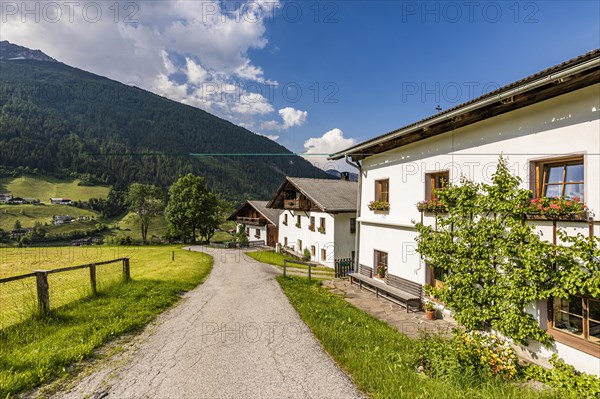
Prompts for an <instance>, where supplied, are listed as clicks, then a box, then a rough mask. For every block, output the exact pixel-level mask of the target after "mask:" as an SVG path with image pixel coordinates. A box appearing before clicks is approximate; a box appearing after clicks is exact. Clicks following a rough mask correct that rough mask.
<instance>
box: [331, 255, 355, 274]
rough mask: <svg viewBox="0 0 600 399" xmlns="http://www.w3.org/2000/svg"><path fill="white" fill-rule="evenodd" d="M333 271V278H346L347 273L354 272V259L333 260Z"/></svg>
mask: <svg viewBox="0 0 600 399" xmlns="http://www.w3.org/2000/svg"><path fill="white" fill-rule="evenodd" d="M334 269H335V277H336V278H339V277H346V276H347V275H348V273H352V272H353V271H354V259H352V258H343V259H335V261H334Z"/></svg>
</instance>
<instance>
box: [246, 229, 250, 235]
mask: <svg viewBox="0 0 600 399" xmlns="http://www.w3.org/2000/svg"><path fill="white" fill-rule="evenodd" d="M246 236H248V237H250V227H246Z"/></svg>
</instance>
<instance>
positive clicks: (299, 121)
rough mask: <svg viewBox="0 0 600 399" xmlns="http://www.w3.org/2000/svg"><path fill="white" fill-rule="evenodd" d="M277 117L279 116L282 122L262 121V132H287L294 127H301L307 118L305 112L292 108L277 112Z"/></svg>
mask: <svg viewBox="0 0 600 399" xmlns="http://www.w3.org/2000/svg"><path fill="white" fill-rule="evenodd" d="M279 116H281V120H282V122H281V123H279V122H277V121H274V120H269V121H263V122H262V123H261V128H262V129H263V130H280V131H281V130H288V129H289V128H291V127H294V126H302V125H304V123H305V122H306V119H307V118H308V112H307V111H301V110H299V109H295V108H292V107H285V108H282V109H280V110H279Z"/></svg>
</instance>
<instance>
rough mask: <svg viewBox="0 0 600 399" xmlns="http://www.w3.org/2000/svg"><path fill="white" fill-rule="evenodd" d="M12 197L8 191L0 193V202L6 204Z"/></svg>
mask: <svg viewBox="0 0 600 399" xmlns="http://www.w3.org/2000/svg"><path fill="white" fill-rule="evenodd" d="M12 197H13V196H12V194H10V193H6V194H0V203H2V204H6V203H8V202H9V201H10V200H11V199H12Z"/></svg>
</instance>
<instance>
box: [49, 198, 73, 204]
mask: <svg viewBox="0 0 600 399" xmlns="http://www.w3.org/2000/svg"><path fill="white" fill-rule="evenodd" d="M50 203H51V204H52V205H73V200H71V199H70V198H50Z"/></svg>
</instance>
